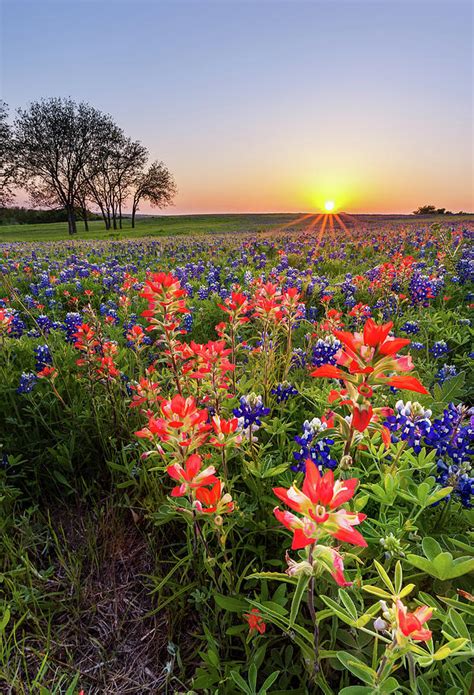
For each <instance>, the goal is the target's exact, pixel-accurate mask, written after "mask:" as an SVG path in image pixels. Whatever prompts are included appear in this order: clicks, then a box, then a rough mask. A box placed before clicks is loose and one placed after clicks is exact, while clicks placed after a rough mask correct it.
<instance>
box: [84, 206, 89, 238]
mask: <svg viewBox="0 0 474 695" xmlns="http://www.w3.org/2000/svg"><path fill="white" fill-rule="evenodd" d="M82 219H83V220H84V231H86V232H88V231H89V220H88V219H87V208H86V207H85V206H84V207H83V208H82Z"/></svg>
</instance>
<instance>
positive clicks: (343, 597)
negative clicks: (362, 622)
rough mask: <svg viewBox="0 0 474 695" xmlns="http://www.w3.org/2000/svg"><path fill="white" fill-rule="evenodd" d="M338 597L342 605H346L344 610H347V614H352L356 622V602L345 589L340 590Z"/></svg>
mask: <svg viewBox="0 0 474 695" xmlns="http://www.w3.org/2000/svg"><path fill="white" fill-rule="evenodd" d="M338 595H339V599H340V601H341V603H343V604H344V608H345V609H346V610H347V612H348V613H350V615H351V617H352V618H354V620H357V609H356V607H355V605H354V601H353V600H352V599H351V597H350V596H349V594H348V592H347V591H344V589H339V591H338Z"/></svg>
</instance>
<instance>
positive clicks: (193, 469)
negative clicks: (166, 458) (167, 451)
mask: <svg viewBox="0 0 474 695" xmlns="http://www.w3.org/2000/svg"><path fill="white" fill-rule="evenodd" d="M201 466H202V458H201V457H200V456H199V455H198V454H191V456H189V457H188V458H187V459H186V463H185V464H184V467H183V466H181V465H180V464H179V463H175V464H173V465H172V466H168V468H167V469H166V472H167V473H168V475H169V476H170V477H171V478H173V480H177V481H178V482H179V483H180V484H179V485H177V486H176V487H175V488H173V489H172V491H171V496H172V497H182V496H183V495H186V494H187V493H188V492H189V491H190V490H196V489H198V488H200V487H202V486H203V485H212V484H213V483H217V478H216V476H215V475H214V474H215V472H216V469H215V468H214V466H208V467H207V468H204V469H203V470H201Z"/></svg>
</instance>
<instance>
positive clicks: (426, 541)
mask: <svg viewBox="0 0 474 695" xmlns="http://www.w3.org/2000/svg"><path fill="white" fill-rule="evenodd" d="M421 547H422V548H423V552H424V554H425V555H426V557H427V558H428V560H434V559H435V557H436V556H437V555H439V554H440V553H442V552H443V550H442V548H441V546H440V544H439V543H438V541H436V540H435V539H434V538H430V537H429V536H426V537H425V538H423V540H422V542H421Z"/></svg>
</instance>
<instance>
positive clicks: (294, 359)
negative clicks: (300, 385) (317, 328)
mask: <svg viewBox="0 0 474 695" xmlns="http://www.w3.org/2000/svg"><path fill="white" fill-rule="evenodd" d="M305 366H306V351H305V350H303V349H302V348H294V349H293V352H292V353H291V367H292V369H298V368H300V369H303V368H304V367H305Z"/></svg>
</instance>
